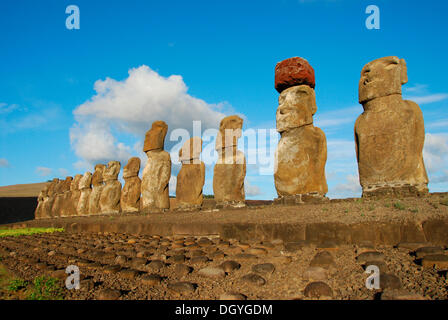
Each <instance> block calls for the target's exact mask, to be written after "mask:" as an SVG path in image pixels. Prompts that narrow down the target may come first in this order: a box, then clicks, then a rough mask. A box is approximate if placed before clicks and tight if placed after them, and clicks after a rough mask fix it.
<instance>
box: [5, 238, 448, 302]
mask: <svg viewBox="0 0 448 320" xmlns="http://www.w3.org/2000/svg"><path fill="white" fill-rule="evenodd" d="M0 257H1V261H0V264H2V265H3V266H4V267H5V268H6V269H7V270H9V272H11V273H13V274H14V275H15V276H16V277H19V278H22V279H25V280H33V279H34V278H35V277H37V276H41V275H44V274H46V275H49V276H52V277H55V278H59V279H61V284H63V283H64V282H65V279H66V277H67V274H66V273H65V268H66V267H67V266H68V265H76V266H78V267H79V268H80V270H81V278H82V281H81V289H80V290H67V289H64V290H65V291H64V294H65V299H337V300H339V299H341V300H350V299H366V300H372V299H447V298H448V291H447V289H448V280H447V271H446V270H448V251H447V248H446V247H437V246H433V245H432V244H430V243H400V244H399V245H397V246H395V247H392V246H374V245H373V244H372V243H369V242H365V243H363V244H362V245H357V246H353V245H336V244H334V243H322V244H320V245H312V244H310V243H307V242H306V241H301V242H292V243H283V241H281V240H273V241H269V242H258V241H250V242H240V241H237V240H229V241H227V240H222V239H219V238H205V237H202V238H194V237H183V236H173V237H160V236H147V235H141V236H134V235H127V234H114V233H98V234H97V233H67V232H63V233H52V234H38V235H32V236H21V237H14V238H12V237H7V238H0ZM367 265H377V266H378V267H379V269H380V274H381V276H380V286H381V288H380V289H378V290H375V289H374V290H369V289H367V288H366V285H365V281H366V278H367V277H368V276H369V275H368V274H367V273H365V270H364V269H365V267H366V266H367Z"/></svg>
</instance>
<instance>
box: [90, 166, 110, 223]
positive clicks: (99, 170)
mask: <svg viewBox="0 0 448 320" xmlns="http://www.w3.org/2000/svg"><path fill="white" fill-rule="evenodd" d="M105 168H106V166H105V165H104V164H97V165H96V166H95V172H93V175H92V193H91V194H90V200H89V214H99V213H101V207H100V198H101V192H102V191H103V188H104V182H103V173H104V170H105Z"/></svg>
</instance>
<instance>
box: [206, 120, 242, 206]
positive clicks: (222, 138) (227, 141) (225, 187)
mask: <svg viewBox="0 0 448 320" xmlns="http://www.w3.org/2000/svg"><path fill="white" fill-rule="evenodd" d="M242 128H243V119H241V118H240V117H239V116H237V115H232V116H228V117H225V118H224V119H222V120H221V123H220V125H219V132H218V135H217V137H216V145H215V149H216V151H217V152H218V161H217V162H216V164H215V168H214V171H213V193H214V197H215V201H216V205H217V206H219V207H221V206H222V207H244V206H245V192H244V179H245V177H246V158H245V157H244V153H243V152H242V151H240V150H238V149H237V148H238V139H239V138H240V137H241V135H242Z"/></svg>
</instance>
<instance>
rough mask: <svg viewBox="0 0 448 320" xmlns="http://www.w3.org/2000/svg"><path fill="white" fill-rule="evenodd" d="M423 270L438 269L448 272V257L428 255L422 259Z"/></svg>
mask: <svg viewBox="0 0 448 320" xmlns="http://www.w3.org/2000/svg"><path fill="white" fill-rule="evenodd" d="M422 266H423V268H436V269H437V270H448V256H446V255H443V254H431V255H426V256H425V257H423V259H422Z"/></svg>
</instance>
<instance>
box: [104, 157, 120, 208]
mask: <svg viewBox="0 0 448 320" xmlns="http://www.w3.org/2000/svg"><path fill="white" fill-rule="evenodd" d="M120 169H121V164H120V162H118V161H109V163H108V164H107V167H106V168H105V169H104V172H103V180H104V187H103V190H102V191H101V197H100V207H101V213H119V212H120V198H121V182H120V181H118V174H119V173H120Z"/></svg>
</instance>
